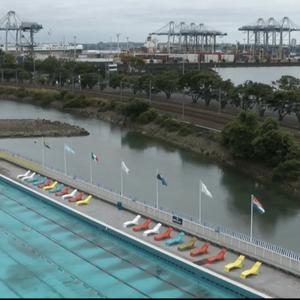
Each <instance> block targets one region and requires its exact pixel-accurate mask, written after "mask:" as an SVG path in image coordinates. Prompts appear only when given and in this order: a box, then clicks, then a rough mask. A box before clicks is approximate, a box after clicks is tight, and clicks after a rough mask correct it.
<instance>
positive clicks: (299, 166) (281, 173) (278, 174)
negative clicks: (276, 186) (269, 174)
mask: <svg viewBox="0 0 300 300" xmlns="http://www.w3.org/2000/svg"><path fill="white" fill-rule="evenodd" d="M299 177H300V160H299V159H291V160H286V161H285V162H281V163H280V164H279V165H278V167H276V168H274V169H273V178H272V179H273V180H280V179H283V178H290V179H298V178H299Z"/></svg>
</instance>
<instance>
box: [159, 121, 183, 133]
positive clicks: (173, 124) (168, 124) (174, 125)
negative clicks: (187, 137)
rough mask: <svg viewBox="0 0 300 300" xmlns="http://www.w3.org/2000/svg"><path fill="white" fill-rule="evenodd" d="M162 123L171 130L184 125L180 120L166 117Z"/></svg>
mask: <svg viewBox="0 0 300 300" xmlns="http://www.w3.org/2000/svg"><path fill="white" fill-rule="evenodd" d="M162 125H163V127H165V128H166V129H168V130H169V131H178V130H180V129H181V127H182V124H181V123H180V122H178V121H176V120H173V119H170V118H167V119H165V120H164V122H163V124H162Z"/></svg>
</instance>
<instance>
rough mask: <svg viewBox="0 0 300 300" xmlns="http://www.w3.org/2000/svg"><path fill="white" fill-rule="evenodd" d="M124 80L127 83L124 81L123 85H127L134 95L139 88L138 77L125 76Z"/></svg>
mask: <svg viewBox="0 0 300 300" xmlns="http://www.w3.org/2000/svg"><path fill="white" fill-rule="evenodd" d="M126 82H128V83H126V84H125V85H128V86H129V88H130V89H131V90H132V92H133V94H134V95H136V93H137V92H138V91H140V90H141V87H140V82H139V77H135V76H130V77H126Z"/></svg>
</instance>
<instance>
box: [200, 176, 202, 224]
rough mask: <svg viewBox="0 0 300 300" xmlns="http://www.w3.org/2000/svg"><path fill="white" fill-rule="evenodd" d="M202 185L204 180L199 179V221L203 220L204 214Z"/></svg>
mask: <svg viewBox="0 0 300 300" xmlns="http://www.w3.org/2000/svg"><path fill="white" fill-rule="evenodd" d="M201 185H202V182H201V180H199V221H202V216H201V206H202V201H201V194H202V191H201Z"/></svg>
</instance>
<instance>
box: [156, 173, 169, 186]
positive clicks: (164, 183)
mask: <svg viewBox="0 0 300 300" xmlns="http://www.w3.org/2000/svg"><path fill="white" fill-rule="evenodd" d="M156 178H157V179H158V180H160V181H161V183H162V185H165V186H167V185H168V184H167V182H166V181H165V179H164V178H163V177H162V175H161V173H158V174H157V176H156Z"/></svg>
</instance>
